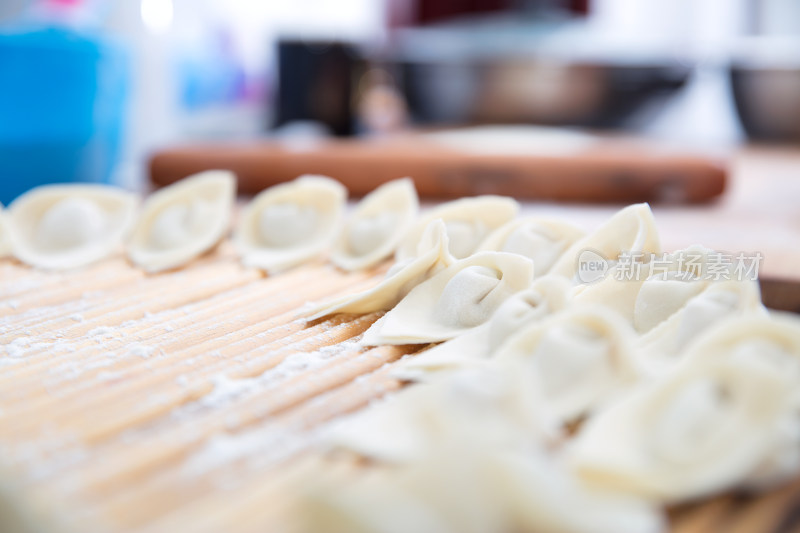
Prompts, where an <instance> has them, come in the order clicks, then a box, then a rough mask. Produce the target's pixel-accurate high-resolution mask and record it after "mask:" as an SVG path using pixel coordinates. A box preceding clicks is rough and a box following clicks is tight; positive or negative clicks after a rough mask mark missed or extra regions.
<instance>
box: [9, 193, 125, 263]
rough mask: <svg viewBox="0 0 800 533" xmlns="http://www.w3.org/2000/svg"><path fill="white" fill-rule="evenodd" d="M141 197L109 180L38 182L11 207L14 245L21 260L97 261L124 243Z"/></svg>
mask: <svg viewBox="0 0 800 533" xmlns="http://www.w3.org/2000/svg"><path fill="white" fill-rule="evenodd" d="M138 203H139V201H138V197H137V196H136V195H134V194H132V193H130V192H127V191H125V190H123V189H120V188H117V187H112V186H109V185H99V184H92V185H88V184H68V185H44V186H41V187H37V188H35V189H32V190H30V191H28V192H27V193H25V194H23V195H22V196H20V197H18V198H17V199H16V200H14V201H13V202H12V203H11V205H9V207H8V212H7V213H6V231H7V232H8V243H9V247H10V249H11V250H12V251H13V253H14V255H15V256H16V258H17V259H19V260H20V261H22V262H24V263H27V264H29V265H31V266H35V267H38V268H43V269H47V270H65V269H71V268H78V267H82V266H85V265H88V264H90V263H94V262H96V261H99V260H101V259H104V258H105V257H108V256H109V255H111V254H112V253H114V252H115V251H117V250H118V249H120V248H121V246H122V244H123V242H124V240H125V237H126V236H127V235H128V233H129V232H130V230H131V227H132V226H133V223H134V221H135V219H136V209H137V207H138Z"/></svg>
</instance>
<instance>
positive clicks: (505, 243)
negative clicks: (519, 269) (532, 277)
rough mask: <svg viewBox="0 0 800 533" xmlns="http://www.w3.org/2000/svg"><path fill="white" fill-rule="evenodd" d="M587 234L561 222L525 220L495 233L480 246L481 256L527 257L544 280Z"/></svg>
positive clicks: (498, 229) (505, 225) (540, 219)
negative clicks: (554, 266) (492, 253)
mask: <svg viewBox="0 0 800 533" xmlns="http://www.w3.org/2000/svg"><path fill="white" fill-rule="evenodd" d="M584 234H585V232H584V231H583V230H581V229H580V228H577V227H576V226H573V225H572V224H568V223H566V222H563V221H561V220H556V219H550V218H538V217H525V218H520V219H516V220H512V221H510V222H508V223H506V224H504V225H502V226H500V227H499V228H497V229H496V230H494V231H493V232H492V233H491V234H490V235H489V236H488V237H486V239H485V240H484V241H483V242H482V243H481V244H480V246H478V250H477V251H479V252H482V251H495V252H509V253H513V254H520V255H524V256H525V257H528V258H530V259H531V260H533V266H534V268H535V269H536V275H537V276H544V275H545V274H547V272H548V271H549V270H550V268H551V267H552V266H553V265H554V264H555V262H556V261H557V260H558V258H559V257H561V255H562V254H563V253H564V252H565V251H566V250H567V249H568V248H569V247H570V246H571V245H572V244H573V243H575V241H577V240H578V239H580V238H581V237H583V236H584Z"/></svg>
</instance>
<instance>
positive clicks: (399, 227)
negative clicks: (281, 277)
mask: <svg viewBox="0 0 800 533" xmlns="http://www.w3.org/2000/svg"><path fill="white" fill-rule="evenodd" d="M418 211H419V199H418V197H417V190H416V189H415V188H414V182H413V181H412V180H411V178H402V179H398V180H394V181H390V182H388V183H384V184H383V185H381V186H379V187H378V188H377V189H375V190H374V191H372V192H371V193H369V194H368V195H366V196H365V197H364V198H363V199H362V200H361V201H360V202H359V203H358V205H357V206H356V208H355V211H354V212H353V214H352V215H351V216H350V219H349V220H348V221H347V223H346V224H345V225H344V227H343V228H342V231H341V233H340V235H339V238H338V240H337V241H336V244H335V245H334V247H333V250H332V251H331V261H332V262H333V263H334V264H335V265H336V266H338V267H339V268H342V269H344V270H349V271H352V270H361V269H365V268H369V267H371V266H375V265H376V264H378V263H379V262H380V261H382V260H384V259H386V258H387V257H389V256H390V255H392V254H393V253H394V251H395V249H396V248H397V246H398V244H400V241H401V240H402V239H403V238H404V237H405V235H406V233H407V232H408V230H409V229H410V228H411V225H412V224H413V223H414V219H415V218H416V217H417V212H418Z"/></svg>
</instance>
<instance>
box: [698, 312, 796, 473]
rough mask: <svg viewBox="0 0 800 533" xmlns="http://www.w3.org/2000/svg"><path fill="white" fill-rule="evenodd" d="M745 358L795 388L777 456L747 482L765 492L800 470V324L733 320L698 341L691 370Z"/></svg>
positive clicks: (779, 319)
mask: <svg viewBox="0 0 800 533" xmlns="http://www.w3.org/2000/svg"><path fill="white" fill-rule="evenodd" d="M739 358H741V359H745V360H750V359H757V360H758V361H759V362H763V363H765V364H768V365H770V366H771V367H772V368H773V369H774V370H775V371H776V372H778V373H779V374H781V375H782V376H783V377H784V378H785V379H786V380H787V381H788V382H789V383H790V387H792V393H791V397H790V399H789V402H788V404H787V405H786V406H785V411H784V415H785V416H784V417H783V419H782V420H781V421H779V423H778V425H777V427H776V428H775V431H774V437H775V440H774V442H773V445H772V451H770V452H769V453H766V454H765V456H764V460H763V461H762V462H760V463H759V464H758V466H757V467H756V469H755V470H754V471H753V472H751V473H750V474H749V475H748V477H747V480H746V485H747V487H752V488H756V489H762V488H764V487H767V486H773V485H775V484H776V483H779V482H782V481H785V480H787V479H788V478H790V477H793V476H795V475H796V474H797V473H798V471H800V419H799V418H798V413H800V388H798V387H797V385H798V384H800V320H798V319H797V318H796V317H795V316H793V315H780V314H775V315H773V316H760V317H753V316H740V317H733V318H728V319H726V320H723V321H721V322H720V323H719V324H717V325H715V326H714V327H712V328H709V330H708V332H707V333H705V334H703V336H702V337H701V338H700V339H698V341H697V343H695V344H694V345H693V346H692V348H691V349H690V350H689V353H688V354H687V356H686V362H685V365H687V366H692V365H702V364H706V363H707V362H709V361H713V360H719V359H734V360H735V359H739Z"/></svg>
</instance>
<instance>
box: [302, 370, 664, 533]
mask: <svg viewBox="0 0 800 533" xmlns="http://www.w3.org/2000/svg"><path fill="white" fill-rule="evenodd" d="M514 370H515V369H512V368H504V369H502V370H501V369H492V370H491V371H490V372H488V373H478V372H475V371H472V370H470V371H461V372H458V373H455V374H451V375H449V376H447V378H446V379H443V380H441V381H437V382H436V383H435V385H433V384H431V385H419V386H415V387H413V388H411V389H406V390H404V391H401V392H400V393H398V394H396V395H395V396H394V397H391V398H389V399H388V400H387V401H385V402H383V403H380V404H374V405H373V406H371V407H370V408H369V409H368V410H367V411H365V412H363V413H361V414H359V415H356V416H355V417H354V418H351V419H350V420H347V421H345V422H344V423H343V424H342V425H340V426H339V427H338V428H337V429H335V430H334V433H333V435H332V437H333V438H332V439H331V440H330V441H329V442H330V443H331V444H333V445H334V446H335V447H337V448H345V449H347V450H351V451H355V452H356V453H358V454H361V455H363V456H366V457H368V458H370V459H373V460H376V459H377V460H378V461H380V462H379V463H378V464H377V466H375V465H374V464H373V465H371V466H369V467H368V468H369V470H367V469H358V470H357V472H358V474H359V477H358V478H352V477H351V478H349V479H347V478H345V479H342V478H339V479H336V480H331V481H332V482H331V483H330V485H328V486H327V487H325V488H324V489H323V490H318V491H315V493H314V497H313V498H312V499H310V500H306V503H307V504H308V506H307V507H304V508H303V512H302V513H300V514H302V515H303V516H304V517H308V518H309V519H311V520H312V523H309V524H307V527H306V529H303V531H309V532H310V531H320V530H324V531H341V532H353V531H365V532H366V531H372V532H374V531H382V532H386V533H391V532H399V531H414V532H418V531H419V532H430V533H446V532H453V533H464V532H475V533H483V532H488V531H498V532H500V531H543V532H573V533H584V532H585V533H589V532H603V533H622V532H630V533H634V532H636V533H656V532H658V531H661V526H662V519H661V516H660V514H659V512H658V510H657V509H656V508H655V507H654V506H652V505H649V504H647V503H646V502H644V501H642V500H640V499H637V498H631V497H625V496H620V495H615V494H613V493H608V492H605V491H603V490H602V489H596V488H590V487H587V486H586V485H585V484H583V483H582V480H581V479H580V478H577V477H576V476H574V474H573V473H572V472H571V471H570V470H568V469H567V468H566V467H565V465H564V463H563V462H562V461H559V460H558V458H557V457H553V456H552V455H550V454H548V452H547V448H548V447H549V445H550V444H551V443H552V441H553V437H554V436H558V433H557V431H556V432H555V433H554V430H555V428H553V427H552V425H550V424H548V422H547V420H546V418H544V419H543V418H542V416H543V415H544V413H542V412H541V409H540V405H539V403H540V402H539V399H538V398H537V396H536V391H535V389H534V388H532V387H530V386H529V384H528V382H527V380H526V376H525V374H524V372H523V373H519V372H515V371H514ZM387 462H388V463H389V465H388V466H387V464H386V463H387ZM365 470H366V472H365ZM314 475H315V479H318V478H319V476H320V475H322V476H324V475H325V473H324V472H320V471H319V470H317V471H315V474H314ZM308 481H311V482H312V483H313V480H304V483H303V485H304V486H308ZM575 509H580V512H579V513H576V512H574V510H575ZM394 526H397V527H394Z"/></svg>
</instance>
